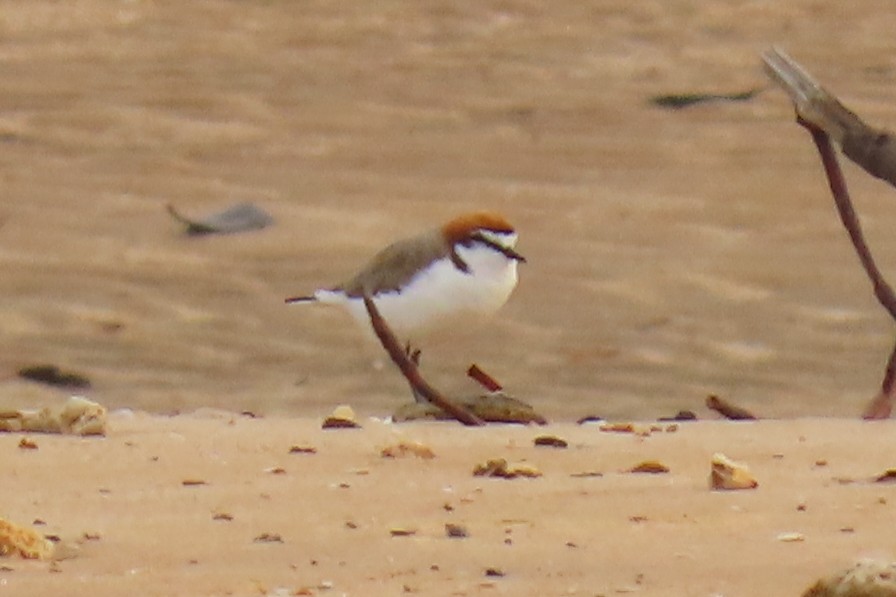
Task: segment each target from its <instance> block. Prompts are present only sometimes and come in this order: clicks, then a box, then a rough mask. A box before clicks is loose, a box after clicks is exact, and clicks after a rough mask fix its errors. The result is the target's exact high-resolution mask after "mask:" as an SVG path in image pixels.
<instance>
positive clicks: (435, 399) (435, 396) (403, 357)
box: [364, 294, 485, 425]
mask: <svg viewBox="0 0 896 597" xmlns="http://www.w3.org/2000/svg"><path fill="white" fill-rule="evenodd" d="M364 306H365V307H366V308H367V314H368V315H369V316H370V324H371V325H372V326H373V331H374V332H375V333H376V336H377V338H379V340H380V343H381V344H382V345H383V348H385V349H386V352H387V353H389V356H390V357H391V358H392V362H394V363H395V364H396V365H397V366H398V368H399V369H400V370H401V373H402V374H403V375H404V377H405V379H407V380H408V383H409V384H410V385H411V388H412V389H413V390H414V391H415V392H417V393H419V394H420V395H421V396H423V397H424V398H426V400H427V401H428V402H430V403H431V404H433V405H434V406H436V407H438V408H440V409H442V410H443V411H445V412H446V413H447V414H449V415H450V416H452V417H454V418H455V419H457V420H458V421H460V422H461V423H463V424H464V425H484V424H485V422H484V421H483V420H482V419H480V418H479V417H477V416H476V415H474V414H473V413H471V412H470V411H468V410H467V409H465V408H463V407H462V406H459V405H457V404H455V403H454V402H452V401H451V400H448V399H447V398H445V397H444V396H442V395H441V394H440V393H439V391H438V390H436V389H435V388H433V387H432V386H431V385H429V384H428V383H427V382H426V380H425V379H423V377H422V376H421V375H420V371H419V370H418V369H417V366H416V365H415V364H414V363H413V362H412V361H411V359H410V358H409V357H408V354H407V351H406V350H404V349H403V348H402V347H401V346H400V345H399V343H398V340H397V339H396V338H395V334H393V333H392V330H390V329H389V326H388V325H387V324H386V322H385V320H384V319H383V317H382V316H381V315H380V312H379V309H377V308H376V305H375V304H374V302H373V301H372V300H371V299H370V297H369V296H367V295H366V294H365V295H364Z"/></svg>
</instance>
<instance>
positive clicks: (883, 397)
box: [763, 48, 896, 419]
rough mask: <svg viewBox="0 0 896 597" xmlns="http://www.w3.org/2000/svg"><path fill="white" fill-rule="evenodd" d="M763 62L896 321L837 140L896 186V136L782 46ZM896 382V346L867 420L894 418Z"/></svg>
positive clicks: (895, 303) (893, 297)
mask: <svg viewBox="0 0 896 597" xmlns="http://www.w3.org/2000/svg"><path fill="white" fill-rule="evenodd" d="M763 62H764V64H765V68H766V72H767V73H768V75H769V76H770V77H771V78H772V79H773V80H774V81H775V82H776V83H778V84H779V85H780V86H781V87H782V88H783V89H784V91H786V92H787V94H788V95H789V96H790V98H791V100H793V105H794V108H795V109H796V114H797V118H796V120H797V122H798V123H799V124H800V125H801V126H803V127H804V128H806V129H807V130H808V131H809V133H811V135H812V140H813V141H814V142H815V147H816V148H817V149H818V153H819V155H820V156H821V162H822V164H823V165H824V171H825V175H826V176H827V179H828V186H829V187H830V189H831V194H832V195H833V196H834V203H835V204H836V206H837V213H838V214H839V215H840V221H841V222H843V226H844V228H846V231H847V233H848V234H849V239H850V241H852V245H853V247H855V250H856V254H857V255H858V256H859V261H860V262H861V264H862V268H863V269H864V270H865V273H866V274H867V276H868V279H869V280H871V284H872V286H873V287H874V296H875V297H877V300H878V302H880V304H881V305H882V306H883V308H884V309H886V310H887V312H888V313H889V314H890V317H892V318H893V319H894V320H896V293H894V292H893V288H892V287H891V286H890V285H889V284H888V283H887V282H886V280H884V277H883V274H882V273H881V271H880V269H879V268H878V267H877V264H876V263H875V262H874V258H873V257H872V255H871V251H870V249H869V248H868V244H867V243H866V242H865V235H864V234H863V233H862V226H861V224H860V222H859V218H858V217H857V216H856V213H855V209H854V208H853V205H852V201H851V200H850V197H849V190H848V189H847V186H846V179H845V177H844V176H843V171H842V170H841V169H840V164H839V162H838V161H837V154H836V153H835V151H834V147H833V144H832V142H831V139H833V140H834V142H836V143H839V144H840V145H841V146H842V148H843V152H844V153H845V154H846V156H847V157H848V158H850V159H851V160H852V161H854V162H855V163H856V164H858V165H859V166H861V167H862V168H864V169H865V171H867V172H868V173H869V174H871V175H873V176H876V177H878V178H881V179H883V180H886V181H887V182H889V183H890V184H891V185H893V186H896V139H894V136H893V135H892V134H890V133H889V132H888V131H885V130H883V129H875V128H873V127H870V126H868V125H867V124H865V123H864V122H863V121H862V120H861V119H860V118H859V117H858V116H857V115H856V114H855V113H854V112H852V111H850V110H849V109H847V108H846V107H845V106H843V104H841V103H840V102H839V101H838V100H837V98H836V97H834V95H833V94H831V93H830V92H828V91H827V90H826V89H824V88H823V87H821V85H819V84H818V82H817V81H815V80H814V79H813V78H812V76H811V75H810V74H809V73H808V72H807V71H806V70H805V69H804V68H803V67H802V66H800V65H799V64H798V63H797V62H796V61H795V60H793V59H792V58H791V57H790V56H788V55H787V54H786V53H784V52H783V51H782V50H779V49H777V48H775V49H772V50H770V51H768V52H766V53H765V54H764V55H763ZM894 386H896V346H894V348H893V350H892V351H891V353H890V358H889V360H888V361H887V368H886V371H885V373H884V379H883V381H882V382H881V390H880V393H879V394H878V395H877V396H876V397H875V398H874V400H872V401H871V403H870V404H869V405H868V406H867V407H866V408H865V411H864V413H863V417H864V418H866V419H885V418H888V417H889V416H890V413H891V411H892V409H893V403H894V400H896V394H894V393H896V387H894Z"/></svg>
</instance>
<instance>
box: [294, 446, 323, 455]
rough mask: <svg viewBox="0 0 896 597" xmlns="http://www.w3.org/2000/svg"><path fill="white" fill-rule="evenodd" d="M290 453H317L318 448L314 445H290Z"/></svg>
mask: <svg viewBox="0 0 896 597" xmlns="http://www.w3.org/2000/svg"><path fill="white" fill-rule="evenodd" d="M289 453H290V454H317V448H315V447H314V446H290V447H289Z"/></svg>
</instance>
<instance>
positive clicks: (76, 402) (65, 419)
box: [0, 396, 106, 435]
mask: <svg viewBox="0 0 896 597" xmlns="http://www.w3.org/2000/svg"><path fill="white" fill-rule="evenodd" d="M0 431H13V432H17V431H30V432H33V433H65V434H71V435H105V434H106V409H105V408H104V407H103V406H101V405H99V404H97V403H96V402H93V401H91V400H87V399H86V398H81V397H80V396H72V397H71V398H69V399H68V400H67V401H66V402H65V403H64V404H62V405H61V406H56V407H47V408H43V409H41V410H39V411H30V410H13V411H2V412H0Z"/></svg>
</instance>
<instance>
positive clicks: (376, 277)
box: [337, 231, 448, 298]
mask: <svg viewBox="0 0 896 597" xmlns="http://www.w3.org/2000/svg"><path fill="white" fill-rule="evenodd" d="M447 253H448V248H447V247H446V244H445V243H444V241H443V240H442V238H441V235H440V234H439V233H438V231H431V232H428V233H426V234H423V235H421V236H418V237H415V238H410V239H405V240H400V241H398V242H395V243H393V244H391V245H389V246H388V247H386V248H385V249H383V250H382V251H380V252H379V253H377V254H376V255H375V256H374V257H373V259H371V260H370V262H368V263H367V265H366V266H365V267H364V269H362V270H361V271H360V272H358V273H357V274H356V275H355V277H353V278H352V279H351V280H349V281H347V282H345V283H344V284H340V285H339V286H338V287H337V289H338V290H342V291H343V292H345V293H346V294H347V295H348V296H350V297H353V298H360V297H361V296H363V294H364V293H365V292H367V293H368V294H370V295H374V294H377V293H380V292H389V291H395V290H399V289H401V288H402V287H403V286H405V285H406V284H407V283H408V282H410V281H411V279H412V278H413V277H414V275H415V274H416V273H417V272H418V271H420V270H421V269H423V268H424V267H426V265H428V264H429V263H431V262H432V261H434V260H436V259H439V258H441V257H444V256H445V255H446V254H447Z"/></svg>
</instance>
